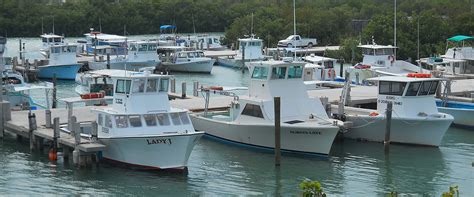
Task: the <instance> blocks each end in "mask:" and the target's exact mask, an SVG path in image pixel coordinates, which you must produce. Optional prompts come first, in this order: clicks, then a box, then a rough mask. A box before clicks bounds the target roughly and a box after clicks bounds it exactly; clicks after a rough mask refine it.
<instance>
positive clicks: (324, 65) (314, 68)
mask: <svg viewBox="0 0 474 197" xmlns="http://www.w3.org/2000/svg"><path fill="white" fill-rule="evenodd" d="M303 61H304V62H306V65H305V66H304V74H303V80H304V84H305V85H306V88H307V89H308V90H317V89H327V88H330V87H342V86H344V79H343V78H342V77H339V76H337V73H336V69H335V68H334V66H336V63H337V60H336V59H333V58H329V57H323V56H317V55H314V54H311V55H309V56H305V57H303Z"/></svg>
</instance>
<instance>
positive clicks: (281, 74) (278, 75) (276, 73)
mask: <svg viewBox="0 0 474 197" xmlns="http://www.w3.org/2000/svg"><path fill="white" fill-rule="evenodd" d="M285 75H286V67H273V68H272V79H284V78H285Z"/></svg>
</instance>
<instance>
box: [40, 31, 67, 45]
mask: <svg viewBox="0 0 474 197" xmlns="http://www.w3.org/2000/svg"><path fill="white" fill-rule="evenodd" d="M40 37H41V42H42V43H43V48H47V47H49V46H50V45H58V44H64V37H63V36H59V35H55V34H43V35H41V36H40Z"/></svg>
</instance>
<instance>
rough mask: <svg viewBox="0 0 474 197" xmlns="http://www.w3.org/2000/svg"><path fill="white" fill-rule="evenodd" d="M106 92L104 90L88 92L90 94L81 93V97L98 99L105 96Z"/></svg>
mask: <svg viewBox="0 0 474 197" xmlns="http://www.w3.org/2000/svg"><path fill="white" fill-rule="evenodd" d="M104 96H105V94H104V93H102V92H98V93H88V94H81V99H96V98H104Z"/></svg>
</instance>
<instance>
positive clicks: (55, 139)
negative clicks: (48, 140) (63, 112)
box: [53, 117, 61, 151]
mask: <svg viewBox="0 0 474 197" xmlns="http://www.w3.org/2000/svg"><path fill="white" fill-rule="evenodd" d="M53 131H54V135H53V149H54V150H55V151H57V150H58V138H60V137H61V136H60V132H59V117H56V118H54V119H53Z"/></svg>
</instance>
